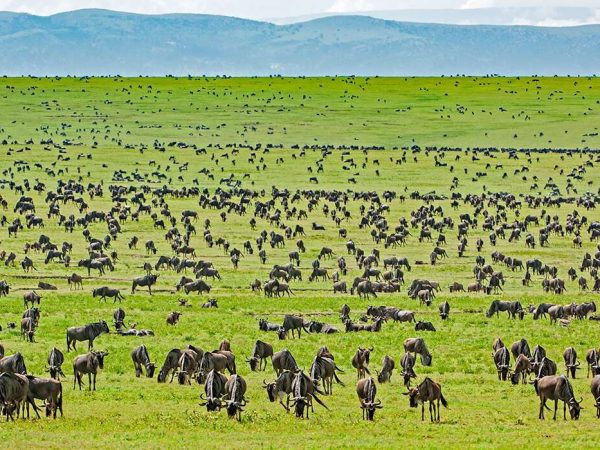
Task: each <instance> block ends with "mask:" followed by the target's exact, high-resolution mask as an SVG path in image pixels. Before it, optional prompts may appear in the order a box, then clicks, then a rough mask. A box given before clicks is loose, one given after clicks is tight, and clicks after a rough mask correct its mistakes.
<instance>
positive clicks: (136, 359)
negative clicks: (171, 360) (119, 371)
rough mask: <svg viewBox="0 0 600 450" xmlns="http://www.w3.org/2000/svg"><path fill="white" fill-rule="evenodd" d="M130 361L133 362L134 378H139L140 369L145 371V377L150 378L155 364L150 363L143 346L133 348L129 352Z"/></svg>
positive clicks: (146, 350)
mask: <svg viewBox="0 0 600 450" xmlns="http://www.w3.org/2000/svg"><path fill="white" fill-rule="evenodd" d="M131 360H132V361H133V367H134V368H135V376H136V377H138V378H139V377H140V375H142V367H144V368H145V369H146V377H148V378H152V377H153V376H154V371H155V369H156V364H154V363H153V362H150V356H149V355H148V349H147V348H146V346H145V345H144V344H142V345H140V346H139V347H136V348H134V349H133V350H132V351H131Z"/></svg>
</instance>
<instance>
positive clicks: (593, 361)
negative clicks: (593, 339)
mask: <svg viewBox="0 0 600 450" xmlns="http://www.w3.org/2000/svg"><path fill="white" fill-rule="evenodd" d="M585 360H586V361H587V366H588V370H587V376H588V377H589V376H590V369H591V371H592V377H595V376H596V375H600V366H599V364H598V350H596V349H595V348H592V349H590V350H588V351H587V353H586V354H585Z"/></svg>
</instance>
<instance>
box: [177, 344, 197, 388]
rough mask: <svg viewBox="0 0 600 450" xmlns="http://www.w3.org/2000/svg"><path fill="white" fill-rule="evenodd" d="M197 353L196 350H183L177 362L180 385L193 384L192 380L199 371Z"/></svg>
mask: <svg viewBox="0 0 600 450" xmlns="http://www.w3.org/2000/svg"><path fill="white" fill-rule="evenodd" d="M196 356H197V353H196V352H195V351H194V350H191V349H186V350H183V351H182V353H181V356H180V357H179V361H177V381H178V382H179V384H192V383H191V379H192V377H193V376H194V374H195V373H196V372H197V370H198V360H197V358H196Z"/></svg>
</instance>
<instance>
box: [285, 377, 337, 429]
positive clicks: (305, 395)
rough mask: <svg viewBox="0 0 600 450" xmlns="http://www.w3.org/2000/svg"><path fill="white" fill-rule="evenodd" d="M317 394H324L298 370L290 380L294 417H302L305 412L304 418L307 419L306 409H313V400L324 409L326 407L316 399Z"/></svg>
mask: <svg viewBox="0 0 600 450" xmlns="http://www.w3.org/2000/svg"><path fill="white" fill-rule="evenodd" d="M317 393H319V394H324V392H323V391H321V390H319V389H318V387H317V386H316V384H315V382H314V380H313V379H311V378H310V377H309V376H308V375H306V374H305V373H304V371H302V370H299V371H297V372H296V373H295V374H294V378H293V380H292V395H293V398H294V401H293V405H294V410H295V412H296V417H304V411H306V418H307V419H308V409H309V408H311V409H312V407H313V403H312V400H313V398H314V399H315V400H316V401H317V403H319V404H320V405H322V406H323V407H324V408H325V409H328V408H327V406H326V405H325V404H324V403H323V402H322V401H321V399H319V397H317Z"/></svg>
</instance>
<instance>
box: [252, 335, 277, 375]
mask: <svg viewBox="0 0 600 450" xmlns="http://www.w3.org/2000/svg"><path fill="white" fill-rule="evenodd" d="M267 358H273V346H272V345H271V344H268V343H266V342H263V341H261V340H257V341H256V342H255V343H254V348H253V349H252V357H251V358H248V359H246V361H247V362H248V363H249V364H250V369H251V370H252V371H253V372H254V371H256V370H257V368H258V370H265V369H266V368H267ZM263 365H264V367H263Z"/></svg>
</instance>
